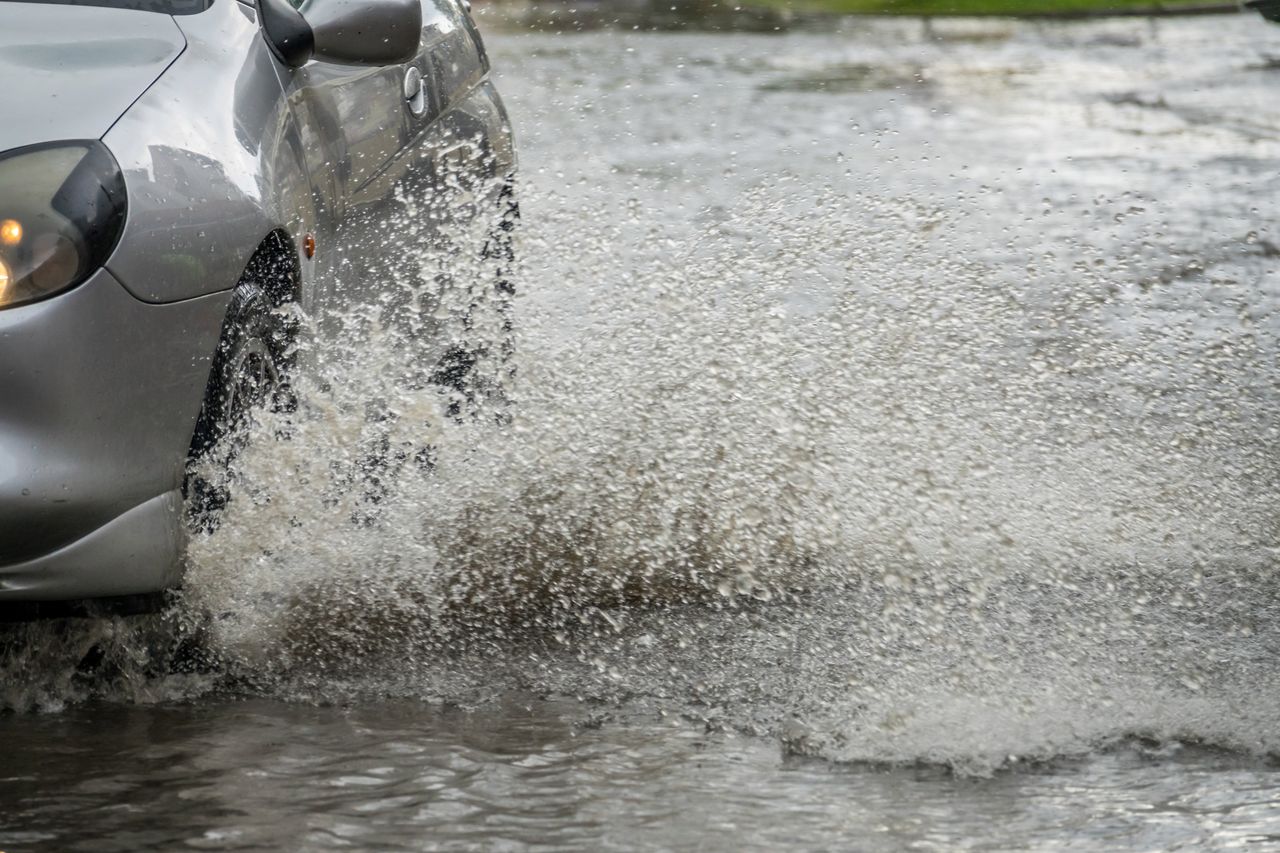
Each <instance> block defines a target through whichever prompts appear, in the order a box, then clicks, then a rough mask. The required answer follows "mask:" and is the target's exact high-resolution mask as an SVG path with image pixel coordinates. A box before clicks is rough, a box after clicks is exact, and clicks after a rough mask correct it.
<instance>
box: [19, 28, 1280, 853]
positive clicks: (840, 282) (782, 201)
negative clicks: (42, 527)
mask: <svg viewBox="0 0 1280 853" xmlns="http://www.w3.org/2000/svg"><path fill="white" fill-rule="evenodd" d="M938 26H939V27H942V28H943V29H942V30H935V31H934V32H932V33H931V32H930V31H928V30H925V29H922V28H921V27H920V25H919V24H918V23H913V22H903V21H893V22H881V23H870V22H862V23H860V24H859V25H858V26H857V27H852V28H850V29H849V30H848V31H846V32H843V33H840V34H837V35H821V34H800V33H796V34H790V35H786V36H768V37H766V36H750V35H732V36H709V35H672V36H656V35H639V34H636V35H623V34H617V33H594V34H587V35H579V36H573V37H556V36H550V35H545V34H534V35H508V36H504V37H502V38H495V39H493V40H492V42H493V43H492V45H491V49H492V50H493V53H494V55H495V60H496V62H497V65H498V67H500V68H502V69H503V73H504V79H503V81H502V82H503V85H504V89H505V91H506V92H507V94H508V99H509V100H510V102H511V106H512V109H513V113H514V118H515V121H516V124H517V131H518V133H519V137H520V142H521V146H522V152H523V163H524V167H525V177H524V181H525V183H524V197H523V207H524V213H525V223H526V233H525V234H524V236H523V242H522V259H523V265H524V274H523V276H522V278H521V285H520V289H519V291H518V292H519V294H520V295H519V297H518V300H517V301H518V303H519V305H518V316H519V317H520V328H519V330H518V335H519V352H520V355H519V359H520V361H519V371H518V375H519V377H520V386H519V389H518V392H517V400H516V402H517V409H516V412H517V413H516V416H515V417H514V420H513V422H512V423H510V424H507V425H503V426H498V427H494V426H493V425H492V424H491V423H490V422H488V421H485V422H483V423H481V422H477V421H467V420H463V421H462V422H455V421H451V420H447V419H441V418H440V417H439V412H440V404H439V401H438V400H436V399H435V398H434V397H431V396H430V393H429V392H427V391H425V390H424V389H421V388H418V389H416V390H402V391H401V392H397V391H396V390H395V388H396V386H395V382H394V380H395V378H396V377H397V376H398V375H400V374H399V373H397V371H398V370H402V369H403V361H404V358H403V353H404V349H403V344H404V341H403V340H402V339H400V338H398V337H397V336H396V335H395V333H394V330H393V329H386V328H383V327H379V326H377V324H376V322H373V321H372V320H371V321H370V322H371V324H372V325H371V328H374V329H375V330H376V331H378V334H374V335H373V336H372V337H371V339H370V341H369V342H368V344H367V345H366V346H364V347H362V348H358V352H357V353H356V354H355V355H357V356H358V357H353V358H352V359H351V360H348V361H345V362H335V363H334V364H333V365H332V366H333V368H334V370H335V371H336V372H335V374H334V376H335V377H336V379H337V380H342V381H334V382H333V383H332V384H331V385H330V386H328V387H326V388H323V389H321V388H316V389H312V393H311V394H310V396H309V398H307V399H305V400H304V405H303V407H302V411H303V412H304V413H307V416H308V417H310V418H311V419H310V420H305V421H303V422H301V423H299V424H296V425H294V427H295V428H294V429H293V430H292V432H291V434H292V436H293V438H292V440H291V441H289V442H285V443H283V444H275V443H274V441H273V439H271V437H270V436H264V437H263V438H262V439H261V440H260V441H259V442H258V443H257V444H255V445H254V447H253V448H252V449H251V451H250V452H248V453H246V455H245V459H244V472H243V474H244V477H245V482H246V483H247V484H248V485H249V486H250V487H251V489H252V490H253V493H254V494H255V495H257V496H258V498H259V500H258V502H257V503H256V504H254V503H252V502H241V504H240V507H239V509H233V511H232V512H231V513H229V515H228V518H227V519H226V521H225V523H224V526H223V528H222V529H221V530H220V531H219V532H218V533H217V534H215V535H214V536H212V537H210V538H207V539H202V540H199V541H197V542H196V543H195V547H194V548H193V551H192V566H191V574H190V578H191V581H190V585H189V590H188V597H187V602H188V606H189V607H190V605H191V604H192V603H194V604H196V605H198V606H196V607H192V608H191V609H188V610H183V611H180V612H179V613H178V614H177V615H175V616H172V617H170V619H171V620H174V621H170V622H165V621H163V620H161V621H160V622H158V623H155V622H153V623H149V624H146V625H144V624H140V623H137V622H133V623H125V622H104V623H94V624H91V625H85V626H79V627H78V628H76V629H65V628H54V627H50V626H43V627H33V628H29V629H24V632H25V633H22V634H20V635H14V634H10V635H9V636H8V637H7V640H8V644H7V645H6V646H5V651H4V656H3V670H0V671H2V672H3V673H4V680H3V682H0V683H2V684H3V689H4V697H5V698H4V702H5V704H6V705H9V706H18V707H28V706H31V705H37V706H42V707H46V708H53V709H59V708H61V709H62V710H61V712H60V713H57V714H52V715H20V716H8V717H4V718H0V739H2V740H3V742H5V743H9V744H22V746H21V747H20V748H18V749H16V750H14V751H13V752H12V753H11V754H10V757H9V758H8V764H7V769H6V771H5V774H4V775H5V779H4V780H3V781H0V786H2V787H0V803H3V805H4V808H3V809H0V840H2V841H3V842H4V843H5V844H9V845H10V846H11V847H13V848H15V849H22V847H21V846H20V844H21V843H28V844H29V845H30V846H33V847H34V846H40V845H41V844H44V845H45V846H49V847H51V848H57V849H67V848H68V847H74V846H75V845H76V844H79V845H80V846H81V847H87V846H90V845H91V844H96V846H95V849H103V847H102V843H101V838H103V837H108V836H109V837H111V838H115V839H123V840H124V841H125V842H128V843H130V844H132V845H133V846H134V847H136V846H146V845H148V844H151V845H156V846H165V845H174V844H177V843H180V842H184V843H189V844H191V845H192V846H197V847H200V846H207V847H213V848H231V849H235V848H236V847H240V848H242V849H254V848H256V847H263V846H271V845H277V846H280V845H285V846H287V845H289V844H290V843H293V844H294V846H302V847H305V848H323V847H329V846H339V845H341V844H343V843H349V844H351V845H353V846H356V847H369V846H374V845H385V846H396V845H399V846H402V847H406V848H411V849H431V848H433V847H436V846H443V847H448V846H468V845H471V846H482V845H489V846H491V845H494V844H501V843H506V844H509V845H510V846H512V847H521V846H526V845H533V844H548V845H552V846H557V847H569V848H579V849H600V848H627V847H632V846H636V845H643V846H650V847H664V846H666V847H676V846H689V845H699V844H700V845H701V846H704V847H708V848H711V849H738V848H742V847H756V848H758V849H771V848H773V847H776V846H782V845H787V844H790V845H794V846H798V847H810V848H812V847H824V846H828V847H829V846H836V845H841V844H850V843H854V842H857V843H860V844H863V845H864V846H866V847H870V848H877V847H879V848H884V849H901V848H903V847H908V846H914V847H916V848H917V849H952V848H954V847H955V846H957V845H958V844H960V843H962V842H965V841H972V842H973V843H975V844H980V845H982V846H986V847H997V848H999V847H1014V848H1021V847H1033V848H1034V847H1040V848H1055V849H1056V848H1057V847H1061V846H1064V844H1066V843H1067V842H1066V841H1065V840H1070V839H1076V840H1078V841H1079V843H1080V844H1081V845H1093V846H1109V845H1129V846H1132V847H1136V848H1142V849H1151V848H1163V847H1170V846H1175V845H1178V844H1182V845H1187V846H1194V845H1196V844H1200V843H1209V842H1212V843H1214V844H1218V845H1225V844H1229V843H1234V842H1243V841H1245V840H1267V839H1272V838H1274V837H1275V836H1276V834H1277V833H1280V819H1277V818H1276V815H1277V814H1280V810H1277V809H1276V807H1275V804H1274V802H1273V800H1272V795H1271V794H1270V793H1269V790H1270V789H1271V788H1273V787H1274V781H1273V767H1272V765H1271V763H1270V761H1269V759H1268V758H1267V756H1269V755H1273V754H1276V752H1277V750H1278V749H1280V719H1278V718H1277V714H1276V710H1275V709H1276V707H1277V702H1276V698H1277V696H1278V695H1280V681H1278V680H1277V676H1276V668H1275V666H1274V661H1275V656H1276V653H1277V651H1278V650H1280V634H1277V630H1276V627H1275V626H1276V625H1277V624H1278V623H1277V618H1276V616H1277V605H1278V604H1280V599H1278V595H1277V592H1276V589H1277V588H1276V585H1275V583H1274V559H1275V554H1276V553H1277V551H1276V549H1277V547H1280V542H1277V540H1276V533H1275V520H1276V517H1277V509H1278V508H1280V507H1278V505H1277V500H1276V490H1275V485H1276V479H1277V477H1276V475H1277V473H1280V471H1278V470H1277V460H1278V459H1280V457H1278V456H1277V454H1276V430H1275V421H1274V411H1275V400H1276V386H1275V379H1274V377H1275V367H1276V361H1277V353H1278V352H1280V350H1278V348H1277V344H1276V331H1277V326H1276V323H1277V320H1276V315H1275V308H1276V301H1275V300H1276V293H1277V287H1276V285H1277V284H1278V283H1280V282H1278V280H1277V278H1276V276H1277V263H1276V254H1277V253H1276V251H1275V245H1276V242H1277V240H1276V236H1275V229H1274V223H1275V222H1276V221H1277V214H1280V168H1277V167H1280V112H1278V111H1277V102H1276V101H1275V99H1274V98H1273V97H1272V91H1271V84H1272V83H1273V82H1274V80H1273V79H1272V77H1273V76H1274V69H1271V68H1270V66H1269V65H1268V62H1269V60H1268V57H1270V56H1271V54H1272V53H1273V52H1274V51H1275V50H1277V47H1276V44H1277V43H1276V42H1275V41H1273V39H1275V38H1280V37H1277V36H1275V35H1274V31H1272V30H1266V29H1264V28H1261V27H1260V26H1258V25H1256V22H1254V21H1252V20H1251V19H1249V20H1246V19H1244V18H1241V19H1230V18H1226V19H1210V20H1208V21H1205V20H1195V21H1178V20H1169V21H1161V22H1159V23H1149V22H1144V21H1124V22H1118V23H1117V22H1108V23H1099V24H1089V25H1078V26H1070V27H1054V26H1047V25H1014V24H1008V23H987V22H984V23H982V24H979V25H960V24H955V25H952V24H939V25H938ZM947 27H953V28H954V32H953V31H952V30H950V29H946V28H947ZM981 27H987V28H993V27H995V28H998V29H999V33H1000V35H999V37H998V38H997V37H983V36H982V33H981V32H980V31H979V30H980V28H981ZM939 32H943V33H944V34H947V33H949V34H951V35H952V36H955V37H951V38H941V37H938V33H939ZM815 81H816V82H815ZM343 371H345V373H344V372H343ZM304 396H306V395H304ZM375 398H376V399H377V400H378V401H379V402H380V403H383V404H389V405H387V406H386V407H385V410H384V411H385V413H386V414H387V415H388V416H386V417H380V418H376V419H372V420H371V419H369V418H368V417H367V416H366V415H367V412H366V404H367V403H369V402H370V401H371V400H374V399H375ZM313 415H314V417H312V416H313ZM428 425H430V426H431V429H430V430H429V431H428V429H427V426H428ZM374 440H376V443H378V446H380V447H383V448H387V447H390V448H393V449H395V450H396V452H397V453H398V454H399V456H397V455H396V454H395V453H393V454H390V457H391V458H399V459H413V458H415V455H414V454H415V453H416V452H417V451H418V450H422V449H424V448H426V447H427V446H429V448H430V452H431V454H433V455H432V464H431V465H420V466H419V465H401V466H399V467H395V468H394V469H390V468H385V467H378V468H377V473H378V488H376V489H373V490H372V491H370V490H368V489H365V490H361V489H348V490H345V491H343V490H338V491H333V490H332V489H330V488H329V486H330V485H332V483H333V482H334V478H335V477H337V479H338V480H342V481H343V482H347V481H349V480H351V479H352V478H355V479H358V475H361V474H362V473H367V471H366V469H367V467H368V466H367V464H366V461H367V459H368V458H369V457H368V451H369V447H370V442H371V441H374ZM383 456H384V458H385V457H386V456H387V454H384V455H383ZM362 466H363V467H362ZM335 472H336V473H335ZM343 478H347V479H346V480H343ZM300 486H301V487H300ZM370 495H372V496H373V497H370ZM206 613H207V614H208V615H209V616H210V617H211V618H209V619H207V620H206V619H205V618H204V615H205V614H206ZM184 620H185V621H184ZM175 623H176V624H178V625H183V624H185V625H187V626H188V627H189V628H190V630H193V631H195V632H196V633H198V635H199V643H198V644H195V645H196V646H197V647H198V651H199V653H200V654H198V655H195V656H193V655H192V652H191V649H192V644H191V643H187V644H186V646H185V647H182V646H183V635H182V633H181V631H180V630H178V629H177V628H175ZM193 659H198V660H196V661H195V662H197V663H200V664H201V665H200V666H197V667H191V666H189V665H190V664H191V663H192V661H193ZM175 661H177V662H178V664H181V665H180V666H178V667H177V668H178V669H182V668H183V667H184V666H185V667H186V668H188V669H196V670H198V671H196V672H189V673H181V672H179V673H178V674H168V675H166V674H165V673H166V671H168V670H171V669H174V668H175V667H174V662H175ZM68 662H70V663H68ZM228 694H232V695H248V696H252V697H254V698H252V699H249V700H245V701H230V700H227V699H226V698H224V697H225V696H226V695H228ZM95 697H96V699H97V702H96V703H93V702H91V703H90V704H78V703H82V702H84V701H87V700H93V699H94V698H95ZM104 700H105V701H104ZM176 700H182V702H183V703H181V704H179V702H178V701H176ZM286 700H292V702H293V703H292V704H289V703H288V702H287V701H286ZM155 702H159V704H152V703H155ZM66 705H70V707H69V708H66V707H63V706H66ZM462 709H466V710H462ZM1191 744H1197V746H1191ZM71 814H74V815H75V817H74V818H72V817H69V815H71ZM6 833H7V834H6ZM15 833H29V834H27V835H15ZM10 838H13V839H16V840H15V841H14V842H13V843H10V841H9V839H10ZM122 844H123V842H122ZM6 849H7V848H6ZM108 849H110V847H109V845H108Z"/></svg>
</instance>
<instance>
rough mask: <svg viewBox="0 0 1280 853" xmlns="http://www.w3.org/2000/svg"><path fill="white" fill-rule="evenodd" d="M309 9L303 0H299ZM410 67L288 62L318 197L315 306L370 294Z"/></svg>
mask: <svg viewBox="0 0 1280 853" xmlns="http://www.w3.org/2000/svg"><path fill="white" fill-rule="evenodd" d="M293 2H294V4H295V5H297V6H299V8H301V9H302V10H303V11H304V13H305V10H306V3H305V0H304V1H303V2H299V0H293ZM406 67H407V66H405V65H387V66H360V65H343V64H339V63H334V62H327V61H324V60H322V59H316V60H312V61H310V62H308V63H306V64H305V65H303V66H302V67H301V68H295V69H289V68H282V71H281V74H282V80H281V83H282V85H283V88H284V91H285V97H286V99H287V102H288V104H289V109H290V112H291V113H292V115H293V117H294V120H295V122H296V124H297V126H298V133H299V136H300V138H301V142H302V149H303V151H304V152H305V159H306V168H307V172H308V175H309V178H310V180H311V184H312V189H313V193H314V196H315V199H316V208H317V225H316V231H317V233H316V235H315V236H316V248H317V256H316V260H317V267H318V269H317V273H318V275H317V291H318V292H317V307H319V308H320V309H321V313H322V314H325V313H333V312H334V311H340V310H342V308H343V306H344V305H348V304H351V303H352V302H353V301H364V300H367V299H368V298H370V297H372V296H373V295H374V294H375V293H376V291H377V287H378V284H377V282H376V281H373V280H371V277H370V269H369V267H370V263H371V261H372V260H374V259H375V257H376V255H377V254H378V253H380V252H381V251H382V247H381V246H380V245H379V244H378V241H376V240H373V241H371V239H370V235H376V233H377V230H378V222H379V220H380V218H381V217H382V216H383V214H384V211H382V210H380V208H381V207H382V206H383V205H384V204H385V200H386V196H387V189H386V186H385V174H386V172H387V170H388V167H389V166H390V164H391V163H393V162H394V161H395V160H396V159H397V158H398V157H399V156H400V155H401V154H402V153H403V152H404V150H405V149H406V147H407V146H408V144H409V141H410V138H411V129H410V127H409V112H408V109H407V108H406V102H405V98H404V78H405V73H406Z"/></svg>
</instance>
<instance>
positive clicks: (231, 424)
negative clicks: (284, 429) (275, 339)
mask: <svg viewBox="0 0 1280 853" xmlns="http://www.w3.org/2000/svg"><path fill="white" fill-rule="evenodd" d="M230 376H231V381H230V382H229V383H228V389H227V405H226V412H227V423H226V427H227V430H228V431H230V430H232V429H238V428H240V427H241V426H246V427H247V426H248V425H249V424H250V423H251V422H252V415H253V412H254V411H255V410H260V409H262V408H265V407H266V406H267V405H268V404H269V403H271V402H274V401H273V398H274V396H275V393H276V391H277V390H278V389H279V388H280V384H281V383H280V371H279V369H278V368H277V367H276V363H275V359H274V358H272V356H271V351H270V350H269V349H268V348H267V344H266V342H265V341H263V340H261V339H256V338H255V339H253V340H251V341H250V342H248V344H247V345H246V346H245V347H244V348H243V349H242V350H241V351H240V353H239V355H238V357H237V358H236V361H235V363H234V364H233V365H232V368H231V371H230Z"/></svg>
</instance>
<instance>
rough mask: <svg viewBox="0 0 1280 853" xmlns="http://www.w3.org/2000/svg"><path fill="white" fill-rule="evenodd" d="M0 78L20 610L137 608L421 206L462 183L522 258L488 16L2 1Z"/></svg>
mask: <svg viewBox="0 0 1280 853" xmlns="http://www.w3.org/2000/svg"><path fill="white" fill-rule="evenodd" d="M0 71H3V77H4V80H5V85H4V87H3V88H0V613H3V612H9V611H13V610H15V609H16V610H19V611H21V612H23V613H28V614H29V613H31V612H36V613H37V614H38V613H55V612H62V611H64V610H67V609H68V608H69V605H68V604H67V602H71V601H76V602H82V601H85V600H93V601H94V604H93V608H97V606H98V602H102V601H106V600H113V601H114V602H115V603H117V604H119V605H120V606H125V607H135V606H139V605H142V604H146V603H150V602H153V601H154V598H155V596H156V594H157V593H159V592H160V591H163V590H166V589H169V588H171V587H174V586H175V585H177V584H179V583H180V580H181V563H182V560H181V558H182V552H183V548H184V542H185V537H186V535H187V527H188V524H189V523H190V522H189V518H188V507H189V505H190V502H191V501H192V500H194V501H195V502H197V503H199V502H200V501H204V502H205V503H207V504H210V505H216V504H217V503H218V501H219V500H221V499H222V497H221V496H220V495H218V494H217V490H216V489H209V490H208V491H209V492H210V493H209V494H200V493H199V492H200V484H199V483H195V484H194V485H193V482H192V475H191V473H190V472H191V471H192V470H193V462H194V461H195V460H198V459H199V458H200V457H201V455H202V454H204V453H206V452H208V451H209V449H210V448H212V447H214V446H215V445H217V444H218V442H219V441H220V440H221V439H222V438H223V436H224V435H225V433H226V432H227V431H228V430H229V429H230V428H231V425H233V424H235V423H237V422H238V421H239V419H241V418H242V417H243V415H244V413H245V411H246V410H247V409H249V408H250V407H251V406H254V405H259V404H263V403H264V402H270V401H271V400H276V399H277V396H276V395H278V394H279V392H280V390H281V388H282V387H284V385H285V380H284V379H283V378H282V377H284V376H287V375H288V371H289V370H290V369H291V368H292V366H293V365H291V364H290V360H291V358H293V356H292V355H291V353H292V351H293V348H292V347H291V346H290V338H291V336H292V335H293V334H295V332H296V328H295V326H296V325H297V322H296V320H290V319H289V318H290V317H297V316H299V315H302V316H309V315H312V314H317V313H323V311H324V310H326V309H327V308H328V309H331V308H332V307H333V306H334V305H339V304H341V303H343V302H344V301H352V300H355V301H359V300H362V299H363V300H373V299H375V298H376V297H377V296H378V288H379V279H378V275H379V269H385V268H386V266H387V265H394V264H395V263H396V262H397V258H396V257H395V253H396V252H397V251H398V249H397V248H396V246H397V245H398V243H397V241H387V240H385V239H382V240H377V239H371V236H370V235H371V234H376V233H377V231H378V229H380V228H384V227H385V225H384V224H383V223H385V222H386V221H387V218H388V217H389V216H391V215H392V214H393V213H394V212H395V211H396V210H403V208H404V206H405V204H406V203H407V202H406V199H410V200H412V199H414V198H416V199H417V200H418V201H419V202H420V203H421V204H422V205H424V208H423V209H426V208H425V206H429V205H431V204H433V203H436V202H438V199H439V198H442V197H446V196H444V195H442V194H441V187H442V186H443V184H445V183H446V182H447V183H448V184H449V185H450V186H451V187H455V188H456V187H457V186H458V185H459V177H458V176H459V175H461V176H462V180H463V181H464V182H466V181H471V186H470V189H471V190H473V191H472V192H470V193H469V194H468V199H469V201H468V210H469V211H470V212H469V213H468V214H467V215H468V216H471V217H475V216H484V217H486V218H491V219H492V223H493V224H492V231H491V234H492V239H491V240H489V241H487V242H486V243H485V245H484V247H483V251H484V252H486V253H491V254H493V255H494V256H508V259H509V253H510V245H509V242H504V241H506V240H507V237H508V236H509V231H510V228H511V227H512V225H513V224H514V216H515V208H514V201H513V198H512V190H511V182H510V175H511V174H512V173H513V170H514V165H515V157H514V152H513V148H512V141H511V134H510V128H509V124H508V119H507V115H506V112H505V110H504V108H503V105H502V102H501V100H500V99H499V97H498V93H497V92H496V91H495V89H494V86H493V84H492V82H491V81H490V80H489V61H488V59H487V57H486V55H485V50H484V46H483V44H482V42H481V40H480V37H479V34H478V33H477V31H476V27H475V24H474V22H473V20H472V19H471V17H470V14H469V4H468V2H467V0H305V2H301V3H300V4H299V5H298V6H296V7H295V6H294V5H292V4H291V3H290V2H288V0H259V1H258V2H256V3H251V2H245V0H65V2H57V0H54V2H47V0H46V2H8V0H0ZM446 176H448V177H446ZM421 240H427V241H428V242H429V240H430V237H429V236H428V237H421V238H418V242H421ZM398 242H399V244H403V243H404V242H405V241H398ZM370 247H376V249H375V248H370ZM411 249H412V250H413V251H421V246H420V245H416V246H412V247H409V246H404V251H406V252H408V251H410V250H411ZM380 265H381V266H380ZM486 286H488V285H486ZM492 287H493V288H494V289H495V291H497V292H499V293H502V294H505V293H506V292H507V289H508V287H509V286H508V285H507V283H506V282H505V280H495V281H494V282H493V283H492ZM292 305H296V306H298V309H300V311H293V310H292V309H291V308H290V306H292ZM285 309H288V310H285ZM433 358H435V359H436V362H435V363H436V364H437V365H438V369H437V370H436V373H435V374H433V375H434V376H435V377H436V378H437V379H438V380H439V381H441V382H445V383H460V382H461V381H462V380H461V379H460V375H461V374H465V372H466V370H467V367H468V365H469V364H470V363H472V361H474V359H475V353H472V352H466V351H461V352H460V351H458V350H457V348H456V347H454V348H452V349H450V350H448V351H446V352H443V353H436V355H435V356H433ZM193 488H194V489H195V491H196V492H197V493H196V494H194V495H193V494H192V491H193ZM14 605H18V606H17V607H16V608H15V607H14ZM77 606H79V605H77Z"/></svg>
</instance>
